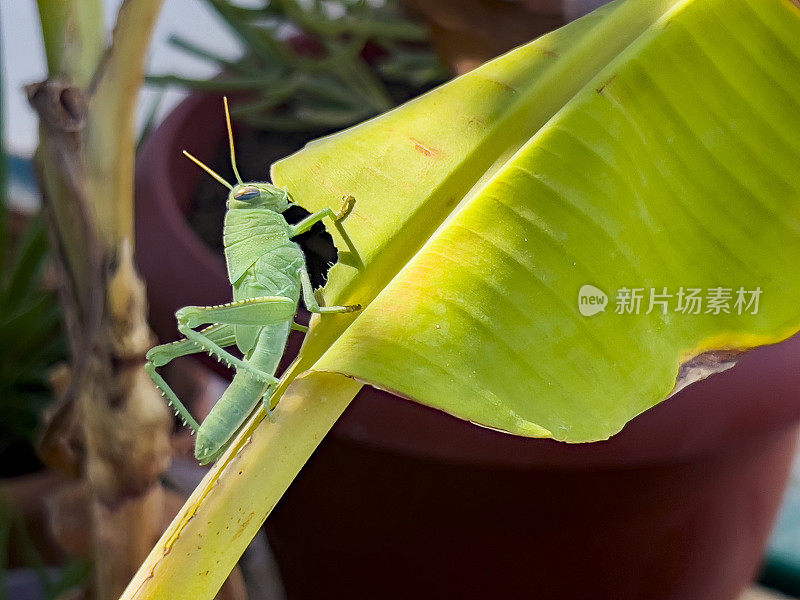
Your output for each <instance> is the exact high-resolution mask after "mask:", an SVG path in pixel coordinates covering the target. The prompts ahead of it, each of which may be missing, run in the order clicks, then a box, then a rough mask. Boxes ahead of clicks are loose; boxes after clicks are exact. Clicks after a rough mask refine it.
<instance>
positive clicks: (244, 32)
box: [148, 0, 449, 131]
mask: <svg viewBox="0 0 800 600" xmlns="http://www.w3.org/2000/svg"><path fill="white" fill-rule="evenodd" d="M206 3H207V4H208V6H209V7H210V8H212V9H213V10H214V11H215V12H216V14H218V15H219V17H220V18H221V19H222V21H223V22H224V23H225V24H226V25H227V26H228V27H229V28H230V30H231V31H232V32H233V33H234V34H235V35H236V36H237V37H238V38H239V40H240V41H241V43H242V45H243V47H244V49H245V52H244V56H243V57H242V58H241V59H240V60H236V61H232V60H229V59H226V58H224V57H221V56H219V55H217V54H215V53H214V51H213V50H209V49H205V48H202V47H200V46H198V45H197V44H195V43H194V42H191V41H189V40H188V39H186V38H185V37H183V36H181V35H173V36H172V37H171V39H170V41H171V42H172V43H173V44H174V45H176V46H178V47H180V48H182V49H183V50H184V51H186V52H187V53H189V54H191V55H194V56H197V57H200V58H203V59H206V60H209V61H212V62H213V63H215V64H216V65H218V66H219V68H220V70H221V74H220V76H219V77H217V78H214V79H210V80H207V79H191V78H187V77H184V76H181V75H180V74H167V75H154V76H150V77H149V78H148V82H149V83H152V84H156V85H179V86H183V87H186V88H188V89H191V90H198V91H199V90H203V91H212V92H224V93H227V94H235V95H237V97H240V101H239V102H237V103H236V105H235V106H234V107H233V109H232V116H233V118H234V119H235V120H236V121H238V122H243V123H246V124H248V125H250V126H251V127H256V128H262V129H272V130H279V131H286V130H288V131H297V130H302V131H309V130H314V129H317V130H327V129H333V128H339V127H345V126H347V125H351V124H353V123H356V122H358V121H361V120H363V119H365V118H367V117H371V116H373V115H376V114H379V113H381V112H384V111H386V110H388V109H390V108H392V107H393V106H395V105H397V104H398V103H400V102H403V101H405V100H407V99H408V98H410V97H412V96H413V95H415V93H414V92H418V91H419V90H424V89H427V88H429V87H431V86H432V85H435V84H437V83H441V82H442V81H444V80H445V79H446V78H447V77H448V74H449V73H448V70H447V69H445V68H444V67H443V66H442V64H441V62H440V61H439V59H438V57H437V55H436V54H435V53H434V52H433V51H432V50H431V48H430V46H429V44H428V42H429V32H428V29H427V28H426V27H424V26H421V25H420V24H419V23H418V22H416V21H412V20H410V19H409V18H408V17H407V16H406V15H405V13H404V12H403V11H402V10H401V8H400V6H399V3H398V2H397V1H396V0H377V1H371V2H367V1H365V0H327V1H324V2H323V1H321V0H309V1H305V2H301V1H300V0H269V1H264V2H263V3H262V4H261V6H258V7H243V6H240V5H238V4H235V3H233V2H231V1H229V0H206Z"/></svg>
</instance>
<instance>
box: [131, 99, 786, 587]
mask: <svg viewBox="0 0 800 600" xmlns="http://www.w3.org/2000/svg"><path fill="white" fill-rule="evenodd" d="M223 136H224V122H223V120H222V119H221V118H220V106H219V102H218V99H217V98H210V97H204V96H192V97H190V98H189V99H188V100H186V101H185V102H184V103H183V104H182V105H180V106H179V107H178V108H177V109H176V110H175V112H174V113H172V115H171V116H170V117H169V118H168V119H167V120H166V121H165V122H164V123H163V125H162V126H161V127H160V128H159V129H158V131H157V132H156V133H155V134H154V135H153V136H152V137H151V138H150V140H149V141H148V142H147V144H146V147H145V148H144V151H143V152H142V154H141V156H140V161H139V164H138V168H137V180H136V183H137V236H138V237H137V253H138V260H139V266H140V268H141V270H142V272H143V273H144V275H145V278H146V280H147V284H148V291H149V295H150V306H151V311H152V323H153V326H154V328H155V329H156V331H157V332H158V334H159V335H161V336H162V337H164V338H166V339H171V338H173V337H174V335H175V329H174V319H173V316H172V313H173V312H174V310H175V309H177V308H178V307H180V306H182V305H185V304H213V303H219V302H223V301H225V300H227V299H228V297H229V296H230V288H229V285H228V282H227V280H226V277H225V268H224V264H223V261H222V257H221V256H218V255H217V254H215V253H213V252H212V251H211V250H209V249H208V248H207V247H205V246H204V244H203V243H202V242H201V241H200V240H199V239H198V237H197V236H196V235H195V234H194V233H193V232H192V230H191V229H190V228H189V226H188V224H187V222H186V220H185V218H184V214H185V212H186V210H187V209H188V207H189V205H190V202H191V193H192V190H193V189H194V186H195V183H196V182H197V178H198V177H200V176H203V175H202V173H201V172H200V171H199V170H198V169H197V168H196V167H194V166H193V165H192V164H191V163H189V161H187V160H186V159H184V158H183V157H182V156H181V155H180V150H181V149H182V148H189V149H191V150H192V152H194V153H196V154H197V155H198V156H199V157H200V158H201V159H208V158H210V157H211V156H212V155H213V154H214V152H215V150H216V149H217V148H218V147H219V146H220V144H221V143H223ZM267 168H268V166H267V165H264V173H265V175H266V173H267ZM221 191H222V190H221ZM799 364H800V337H795V338H793V339H791V340H788V341H786V342H784V343H782V344H778V345H775V346H771V347H765V348H761V349H758V350H755V351H753V352H751V353H749V354H747V355H745V356H744V357H743V358H742V359H741V361H740V363H739V364H738V365H737V366H736V367H735V368H734V369H732V370H730V371H728V372H726V373H723V374H720V375H716V376H714V377H711V378H710V379H707V380H705V381H703V382H700V383H697V384H694V385H692V386H690V387H688V388H686V389H685V390H683V391H682V392H680V393H679V394H677V395H676V396H675V397H673V398H671V399H669V400H668V401H666V402H664V403H662V404H661V405H659V406H657V407H656V408H654V409H652V410H650V411H648V412H647V413H645V414H644V415H642V416H640V417H639V418H637V419H635V420H634V421H633V422H632V423H630V425H629V426H628V427H626V429H625V430H624V431H623V432H622V433H621V434H619V435H618V436H616V437H614V438H613V439H611V440H610V441H608V442H601V443H596V444H584V445H567V444H560V443H557V442H552V441H547V440H531V439H524V438H516V437H512V436H508V435H503V434H500V433H496V432H493V431H489V430H486V429H481V428H479V427H475V426H473V425H470V424H468V423H465V422H462V421H458V420H456V419H454V418H452V417H449V416H447V415H445V414H442V413H439V412H436V411H433V410H430V409H427V408H424V407H422V406H418V405H416V404H413V403H410V402H407V401H404V400H400V399H397V398H394V397H392V396H390V395H388V394H385V393H382V392H378V391H376V390H373V389H369V388H365V389H364V390H363V391H362V393H361V394H359V396H358V397H357V398H356V400H355V401H354V402H353V404H352V405H351V407H350V408H349V409H348V411H347V412H346V413H345V415H344V416H343V417H342V419H341V420H340V422H339V423H338V424H337V425H336V427H334V429H333V431H332V432H331V433H330V435H329V436H328V437H327V439H326V440H325V441H324V442H323V444H322V445H321V447H320V448H319V450H318V451H317V452H316V453H315V454H314V456H313V457H312V459H311V461H310V462H309V464H308V465H307V466H306V468H305V469H304V470H303V472H302V473H301V474H300V476H299V477H298V478H297V480H296V481H295V483H294V484H293V485H292V487H291V488H290V489H289V491H288V493H287V494H286V496H285V497H284V498H283V499H282V500H281V502H280V504H279V505H278V507H277V508H276V510H275V511H274V513H273V514H272V515H271V516H270V518H269V520H268V526H267V529H268V533H269V535H270V539H271V541H272V544H273V546H274V549H275V551H276V555H277V558H278V561H279V563H280V566H281V569H282V575H283V578H284V581H285V583H286V585H287V589H288V597H289V598H290V599H292V600H294V599H298V598H320V597H325V598H338V597H343V598H344V597H346V598H349V599H355V598H375V597H379V598H512V597H531V598H538V599H553V600H572V599H575V600H577V599H581V600H583V599H586V598H595V599H613V600H634V599H636V600H641V599H644V598H646V599H648V600H667V599H674V600H732V599H733V598H735V597H736V595H737V594H738V593H739V592H740V591H741V589H742V588H743V587H744V586H745V585H746V583H747V582H748V581H749V580H750V578H751V577H752V576H753V574H754V572H755V570H756V569H757V567H758V565H759V561H760V558H761V555H762V552H763V549H764V546H765V543H766V540H767V536H768V534H769V530H770V527H771V524H772V522H773V519H774V517H775V514H776V511H777V509H778V506H779V502H780V499H781V492H782V490H783V489H784V486H785V484H786V481H787V476H788V472H789V466H790V462H791V459H792V456H793V452H794V449H795V441H796V439H797V428H798V422H800V401H798V400H799V399H798V396H799V395H800V391H798V390H800V369H799V368H798V365H799Z"/></svg>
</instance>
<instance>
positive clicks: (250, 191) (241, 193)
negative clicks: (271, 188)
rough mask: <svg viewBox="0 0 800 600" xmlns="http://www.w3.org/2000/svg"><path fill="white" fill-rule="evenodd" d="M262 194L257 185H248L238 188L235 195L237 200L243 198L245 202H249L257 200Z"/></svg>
mask: <svg viewBox="0 0 800 600" xmlns="http://www.w3.org/2000/svg"><path fill="white" fill-rule="evenodd" d="M260 195H261V190H259V189H258V188H257V187H255V186H253V185H248V186H246V187H243V188H240V189H238V190H236V193H235V194H234V195H233V197H234V198H235V199H236V200H242V201H244V202H247V201H248V200H255V199H256V198H258V197H259V196H260Z"/></svg>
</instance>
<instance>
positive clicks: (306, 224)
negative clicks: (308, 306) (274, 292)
mask: <svg viewBox="0 0 800 600" xmlns="http://www.w3.org/2000/svg"><path fill="white" fill-rule="evenodd" d="M355 203H356V199H355V198H353V197H352V196H347V197H345V199H344V201H343V203H342V208H341V209H340V210H339V212H338V213H335V212H333V209H332V208H323V209H322V210H321V211H319V212H316V213H314V214H313V215H309V216H308V217H306V218H305V219H303V220H302V221H300V222H299V223H298V224H297V225H294V226H292V233H291V234H290V235H289V237H294V236H296V235H300V234H301V233H305V232H306V231H308V230H309V229H311V227H313V226H314V224H316V223H318V222H319V221H321V220H322V219H324V218H325V217H330V218H331V220H332V221H333V226H334V227H336V230H337V231H338V232H339V235H341V236H342V239H343V240H344V243H345V244H346V245H347V249H348V255H349V256H345V255H342V256H340V257H339V262H341V263H343V264H349V265H350V266H352V267H355V268H357V269H360V268H362V267H363V266H364V262H363V261H362V260H361V256H360V255H359V253H358V250H356V247H355V244H353V240H351V239H350V235H349V234H348V233H347V231H346V230H345V228H344V226H343V225H342V221H344V220H345V219H346V218H347V215H349V214H350V213H351V212H352V210H353V206H355Z"/></svg>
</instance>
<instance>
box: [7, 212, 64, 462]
mask: <svg viewBox="0 0 800 600" xmlns="http://www.w3.org/2000/svg"><path fill="white" fill-rule="evenodd" d="M0 210H2V212H3V213H6V211H7V209H6V208H5V206H3V207H2V209H0ZM4 220H5V221H7V220H8V215H7V214H6V215H5V218H4ZM9 229H10V227H9V226H8V225H7V229H6V231H4V232H3V237H4V238H5V239H10V238H11V233H10V231H9ZM46 261H47V234H46V228H45V226H44V221H43V219H42V218H41V217H36V218H34V219H33V220H32V221H31V222H30V223H29V224H28V225H27V227H26V230H25V231H24V233H23V235H22V237H21V239H20V240H19V241H18V243H16V244H10V247H9V248H6V252H4V253H3V255H2V256H0V340H2V342H1V343H0V410H1V411H2V412H3V415H4V418H3V419H2V421H1V422H0V455H5V454H6V452H8V451H9V450H10V449H12V448H17V449H19V448H20V447H25V446H26V445H28V444H29V443H30V442H31V440H32V438H33V433H34V430H35V428H36V426H37V424H38V421H39V415H40V413H41V410H42V409H43V408H44V407H45V406H46V405H47V404H48V403H49V402H50V400H51V399H52V392H51V390H50V387H49V384H48V379H47V375H48V370H49V369H50V368H51V367H52V366H53V364H54V363H56V362H58V361H59V360H63V359H64V357H65V345H64V340H63V337H62V333H61V311H60V308H59V306H58V303H57V298H56V294H55V293H54V292H53V291H52V290H48V289H45V288H43V286H42V277H43V274H44V269H45V264H46ZM3 464H6V465H8V467H7V468H6V469H4V473H3V474H4V475H7V474H9V473H7V472H5V471H8V470H9V469H11V467H12V466H13V461H9V460H5V459H4V460H3ZM12 470H13V469H12Z"/></svg>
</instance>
